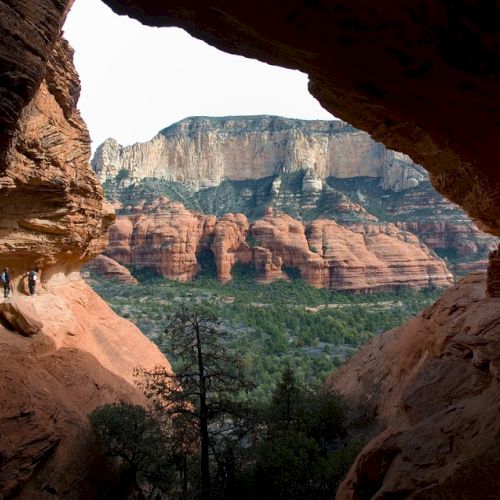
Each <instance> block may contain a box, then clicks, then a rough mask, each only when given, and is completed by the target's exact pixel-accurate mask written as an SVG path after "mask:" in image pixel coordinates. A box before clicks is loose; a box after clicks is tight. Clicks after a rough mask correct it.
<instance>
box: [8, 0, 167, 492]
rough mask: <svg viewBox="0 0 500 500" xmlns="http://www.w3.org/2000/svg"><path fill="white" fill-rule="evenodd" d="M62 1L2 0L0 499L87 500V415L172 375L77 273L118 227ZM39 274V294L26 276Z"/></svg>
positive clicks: (132, 398) (133, 398)
mask: <svg viewBox="0 0 500 500" xmlns="http://www.w3.org/2000/svg"><path fill="white" fill-rule="evenodd" d="M69 4H70V2H66V1H63V0H61V1H50V2H49V1H44V0H40V1H38V0H37V1H35V2H25V1H17V0H15V1H13V2H1V1H0V34H1V35H2V37H1V38H2V44H1V47H0V73H1V76H2V77H1V79H0V95H1V96H2V98H1V99H0V109H1V113H0V115H1V117H0V126H1V128H0V266H2V267H3V266H5V265H7V266H8V267H9V268H10V270H11V276H12V278H13V280H14V284H15V291H14V294H13V296H12V297H11V298H10V299H8V300H7V301H4V302H3V303H2V304H0V497H1V498H12V497H13V496H15V497H16V498H21V499H24V498H25V499H32V498H37V499H41V500H44V499H46V498H54V497H58V498H77V497H78V498H94V497H96V495H97V492H96V491H95V482H94V481H93V479H92V477H93V476H92V473H93V471H92V467H93V463H92V462H93V458H91V457H94V456H95V450H93V449H92V448H91V445H92V439H91V436H92V434H91V432H90V427H89V420H88V413H89V412H90V411H92V410H93V409H94V408H95V407H96V406H99V405H102V404H106V403H113V402H118V401H128V402H135V403H139V404H144V403H145V401H144V398H143V396H142V394H141V392H140V391H139V390H138V389H137V388H136V387H135V385H134V380H133V370H134V369H135V368H136V367H138V366H140V365H145V366H149V367H150V368H151V367H153V366H154V365H157V364H160V365H163V366H167V367H168V362H167V360H166V359H165V358H164V357H163V355H162V354H161V353H160V351H159V350H158V349H157V348H156V347H155V346H154V345H153V344H152V343H151V342H150V341H148V340H147V339H146V338H145V337H144V336H143V335H142V334H141V333H140V332H139V330H137V328H136V327H135V326H134V325H132V324H131V323H129V322H127V321H125V320H122V319H121V318H119V317H117V316H116V315H115V314H114V313H113V311H112V310H111V309H110V308H109V307H108V306H107V305H106V304H105V303H104V302H103V301H102V300H101V299H100V298H99V297H97V296H96V295H95V293H94V292H92V290H90V289H89V288H88V287H87V286H86V285H85V283H84V282H83V281H82V280H81V279H80V277H79V275H78V269H79V268H80V267H81V266H82V264H83V263H84V262H86V261H88V260H90V259H91V258H92V257H94V256H95V255H97V254H99V253H100V252H101V251H102V250H103V249H104V247H105V246H106V244H107V229H108V227H109V226H110V224H111V223H112V221H113V219H114V213H113V210H112V209H111V207H110V206H109V205H108V204H107V203H106V202H105V201H104V199H103V193H102V189H101V187H100V185H99V183H98V181H97V179H96V178H95V175H94V173H93V172H92V170H91V168H90V165H89V157H90V147H89V145H90V139H89V135H88V131H87V129H86V126H85V124H84V123H83V121H82V119H81V117H80V115H79V112H78V110H77V107H76V103H77V100H78V95H79V79H78V76H77V74H76V72H75V70H74V67H73V64H72V50H71V49H70V47H69V46H68V44H67V43H66V42H65V41H64V40H63V39H62V38H60V27H61V24H62V22H63V18H64V14H65V12H66V10H67V8H68V7H69ZM34 265H38V266H40V267H41V269H42V272H41V281H40V282H39V283H38V285H37V296H35V297H28V296H26V295H25V293H26V292H25V290H24V285H25V280H24V279H23V276H25V274H26V271H27V270H28V269H29V268H31V267H32V266H34Z"/></svg>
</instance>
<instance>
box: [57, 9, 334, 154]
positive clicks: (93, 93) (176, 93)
mask: <svg viewBox="0 0 500 500" xmlns="http://www.w3.org/2000/svg"><path fill="white" fill-rule="evenodd" d="M64 32H65V36H66V38H67V39H68V40H69V42H70V43H71V45H72V46H73V48H74V49H75V65H76V68H77V70H78V72H79V74H80V79H81V82H82V92H81V97H80V102H79V108H80V111H81V113H82V116H83V118H84V120H85V121H86V122H87V125H88V127H89V131H90V136H91V138H92V149H93V150H95V148H96V147H97V146H98V145H99V144H100V143H102V142H103V141H104V140H105V139H106V138H108V137H113V138H115V139H116V140H117V141H118V142H119V143H121V144H122V145H128V144H133V143H135V142H142V141H147V140H149V139H151V138H152V137H153V136H154V135H155V134H156V133H157V132H158V131H159V130H161V129H163V128H165V127H167V126H169V125H171V124H172V123H175V122H177V121H179V120H182V119H183V118H186V117H188V116H227V115H262V114H266V115H280V116H286V117H289V118H302V119H322V120H329V119H333V116H332V115H331V114H330V113H328V112H327V111H326V110H324V109H323V108H322V107H321V106H320V105H319V103H318V102H317V101H316V100H315V99H314V98H313V97H312V96H311V95H310V94H309V92H308V90H307V75H305V74H303V73H300V72H299V71H292V70H288V69H284V68H280V67H277V66H270V65H268V64H264V63H262V62H260V61H256V60H254V59H247V58H244V57H240V56H234V55H230V54H226V53H225V52H221V51H220V50H218V49H215V48H214V47H211V46H210V45H208V44H206V43H205V42H202V41H200V40H197V39H195V38H193V37H191V36H190V35H188V34H187V33H186V32H185V31H183V30H181V29H178V28H150V27H147V26H143V25H141V24H140V23H139V22H137V21H135V20H132V19H130V18H128V17H125V16H118V15H116V14H114V13H113V12H112V11H111V9H109V7H107V6H106V5H105V4H104V3H102V2H101V1H100V0H76V2H75V4H74V6H73V8H72V10H71V12H70V13H69V16H68V19H67V21H66V24H65V26H64Z"/></svg>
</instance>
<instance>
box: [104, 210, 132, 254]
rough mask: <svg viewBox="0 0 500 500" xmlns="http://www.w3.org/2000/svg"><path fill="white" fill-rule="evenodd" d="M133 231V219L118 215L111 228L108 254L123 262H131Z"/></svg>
mask: <svg viewBox="0 0 500 500" xmlns="http://www.w3.org/2000/svg"><path fill="white" fill-rule="evenodd" d="M132 231H133V223H132V221H131V220H130V219H129V218H128V217H118V218H117V219H116V221H115V223H114V224H113V225H112V226H111V227H110V228H109V246H108V248H107V249H106V255H108V257H111V258H112V259H114V260H116V261H118V262H120V263H122V264H131V263H132V254H131V250H130V245H131V243H132Z"/></svg>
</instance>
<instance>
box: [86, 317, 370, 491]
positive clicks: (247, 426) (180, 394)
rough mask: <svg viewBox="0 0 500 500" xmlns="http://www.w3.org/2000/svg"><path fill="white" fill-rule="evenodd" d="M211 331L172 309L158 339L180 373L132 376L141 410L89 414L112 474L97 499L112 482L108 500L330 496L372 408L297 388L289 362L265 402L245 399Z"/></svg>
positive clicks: (240, 379)
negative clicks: (144, 401) (143, 403)
mask: <svg viewBox="0 0 500 500" xmlns="http://www.w3.org/2000/svg"><path fill="white" fill-rule="evenodd" d="M218 330H219V327H218V322H217V319H216V318H214V316H213V315H212V314H211V313H208V312H207V310H206V309H205V308H196V309H195V310H194V311H192V312H190V311H189V310H188V309H186V308H181V309H179V310H177V311H176V312H175V313H174V314H173V315H172V316H171V319H170V322H169V326H168V327H167V329H166V332H165V333H166V341H167V344H170V345H172V346H175V349H174V350H173V351H172V352H171V353H170V354H172V353H177V354H179V356H180V359H179V361H180V367H181V368H180V373H179V374H176V375H173V374H171V373H170V372H168V371H166V370H163V369H155V370H154V371H152V372H146V371H144V370H139V371H138V381H139V386H140V387H142V388H143V389H144V393H145V395H146V397H147V398H148V399H149V401H150V405H149V410H146V409H144V408H142V407H139V406H132V405H127V404H115V405H106V406H103V407H100V408H97V409H96V410H94V412H93V413H92V414H91V415H90V420H91V422H92V425H93V428H94V430H95V431H96V434H97V436H98V438H99V441H100V445H101V446H100V448H99V447H98V448H97V449H96V454H95V455H96V456H95V457H94V458H96V459H97V460H100V461H101V462H103V463H104V465H105V466H106V468H107V469H108V470H112V469H113V467H114V469H115V474H114V476H115V477H114V478H113V476H111V477H110V476H108V477H107V479H106V480H105V481H104V482H103V483H101V485H100V486H101V491H100V493H102V491H103V489H104V491H106V492H109V491H110V488H111V487H112V484H111V483H112V482H113V483H114V484H113V486H114V490H113V496H112V498H117V499H120V498H132V497H133V498H139V499H146V498H148V499H150V498H170V499H172V500H175V499H178V500H181V499H182V500H187V499H193V500H194V499H198V500H216V499H217V500H234V499H235V498H241V499H242V500H246V499H248V500H251V499H255V498H266V499H269V500H285V499H286V500H313V499H314V500H328V499H330V498H333V497H334V495H335V490H336V488H337V486H338V484H339V482H340V481H341V479H342V478H343V476H344V475H345V473H346V472H347V470H348V469H349V467H350V466H351V464H352V462H353V460H354V458H355V457H356V455H357V454H358V453H359V451H360V450H361V448H362V446H363V444H364V443H365V442H366V441H367V439H368V438H369V436H370V435H371V434H372V432H373V431H374V430H375V418H374V413H373V411H370V410H369V409H368V408H367V407H363V406H362V405H359V406H358V407H356V408H353V407H348V406H347V405H346V404H345V402H344V401H342V400H341V399H340V398H339V397H338V396H337V395H335V394H332V393H328V392H327V391H325V390H318V389H314V388H310V387H309V388H308V389H305V386H303V385H301V384H300V383H299V382H298V380H297V379H296V377H295V372H294V369H292V368H291V367H290V366H287V367H285V369H284V370H283V372H282V373H281V375H280V378H279V380H278V382H277V383H276V385H275V386H274V387H273V390H272V393H271V394H270V397H268V398H265V399H262V400H256V399H255V398H249V397H248V396H247V389H248V388H249V385H248V383H247V382H246V379H245V378H244V375H243V374H242V371H241V368H240V367H239V366H237V364H238V365H239V363H238V362H237V359H236V358H235V357H234V355H232V354H230V353H229V351H228V350H227V349H226V347H225V345H224V343H223V342H222V338H221V337H220V336H219V335H218ZM235 362H236V364H235ZM235 369H236V371H234V370H235ZM106 457H108V463H107V464H106ZM109 461H111V463H109ZM117 472H119V473H118V474H117ZM131 490H133V491H134V493H135V495H131V494H130V493H131ZM101 497H102V498H111V496H109V493H107V494H106V495H105V496H102V495H101Z"/></svg>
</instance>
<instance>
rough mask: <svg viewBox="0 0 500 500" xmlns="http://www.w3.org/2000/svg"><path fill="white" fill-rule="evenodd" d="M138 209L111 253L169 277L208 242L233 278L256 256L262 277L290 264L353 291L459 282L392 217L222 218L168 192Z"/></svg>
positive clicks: (222, 270) (190, 273)
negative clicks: (342, 220) (351, 220)
mask: <svg viewBox="0 0 500 500" xmlns="http://www.w3.org/2000/svg"><path fill="white" fill-rule="evenodd" d="M134 210H135V215H134V216H132V218H131V219H129V218H127V217H124V218H122V217H120V218H119V219H118V221H117V223H116V224H115V225H114V226H113V227H112V229H111V232H110V247H109V248H108V250H107V251H106V253H107V254H108V255H109V256H111V257H113V258H115V259H116V260H117V261H119V262H123V263H132V264H133V265H137V267H150V268H153V269H155V270H157V271H158V272H159V273H161V274H162V275H163V276H165V277H167V278H170V279H177V280H180V281H188V280H191V279H193V278H194V276H195V275H196V273H197V272H198V269H199V265H198V264H199V263H198V260H197V258H198V255H199V253H200V252H201V251H202V250H203V249H210V250H211V251H212V252H213V255H214V259H215V264H216V268H217V276H218V279H219V280H220V281H221V282H223V283H226V282H228V281H229V280H230V279H231V269H232V267H233V266H234V264H235V263H236V262H242V263H245V264H253V265H254V267H255V269H256V270H257V274H258V281H259V282H260V283H270V282H271V281H275V280H277V279H288V276H287V274H286V272H287V268H293V269H295V270H296V271H298V272H299V273H300V275H301V276H302V278H303V279H305V280H306V281H307V282H308V283H310V284H311V285H313V286H316V287H319V288H330V289H334V290H350V291H355V292H359V291H367V290H373V289H390V288H395V287H400V286H410V287H414V288H422V287H427V286H429V285H435V286H447V285H450V284H452V283H453V277H452V275H451V274H450V272H449V271H448V269H447V267H446V264H445V263H444V262H443V260H441V259H439V258H437V257H436V256H434V255H433V254H432V253H431V252H430V251H429V249H428V248H427V247H425V245H422V244H421V243H420V241H419V239H418V238H417V237H416V236H415V235H413V234H412V233H409V232H407V231H403V230H401V229H399V228H398V227H397V226H396V225H394V224H357V225H353V226H351V227H344V226H340V225H339V224H337V223H336V222H334V221H332V220H326V219H321V220H316V221H313V222H311V223H309V224H308V225H307V227H306V226H305V225H304V223H302V222H300V221H298V220H296V219H294V218H293V217H290V216H289V215H286V214H283V213H274V212H273V211H272V210H268V211H267V215H265V216H264V218H262V219H260V220H257V221H255V222H254V223H252V224H251V225H249V223H248V220H247V218H246V217H245V216H244V215H242V214H227V215H225V216H224V217H222V218H221V219H220V220H219V221H217V219H216V218H215V217H214V216H205V215H201V214H199V213H196V212H190V211H189V210H186V209H185V208H184V206H183V205H182V204H180V203H173V202H170V201H169V200H167V199H163V200H162V201H160V200H155V201H154V202H152V203H151V204H146V205H144V204H141V205H140V206H138V207H136V208H135V209H134ZM249 232H250V234H251V236H252V238H253V239H254V240H255V241H256V246H254V247H252V248H250V246H249V244H248V243H247V242H246V237H247V234H248V233H249ZM210 238H212V241H211V243H210ZM122 255H123V256H124V257H123V258H122Z"/></svg>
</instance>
